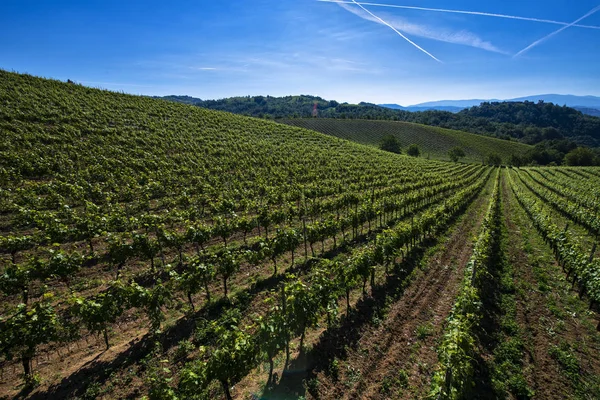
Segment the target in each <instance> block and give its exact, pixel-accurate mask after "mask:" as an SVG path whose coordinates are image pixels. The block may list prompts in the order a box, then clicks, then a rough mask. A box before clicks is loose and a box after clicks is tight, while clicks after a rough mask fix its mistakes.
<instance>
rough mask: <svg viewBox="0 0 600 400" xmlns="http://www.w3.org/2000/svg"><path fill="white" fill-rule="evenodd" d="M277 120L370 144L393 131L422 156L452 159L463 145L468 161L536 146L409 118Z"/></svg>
mask: <svg viewBox="0 0 600 400" xmlns="http://www.w3.org/2000/svg"><path fill="white" fill-rule="evenodd" d="M278 121H279V122H282V123H284V124H287V125H291V126H297V127H300V128H305V129H310V130H314V131H316V132H321V133H324V134H326V135H331V136H335V137H339V138H342V139H346V140H351V141H354V142H358V143H362V144H366V145H370V146H379V144H380V142H381V141H382V139H383V138H384V137H385V136H387V135H393V136H394V137H396V138H397V139H398V141H399V142H400V144H401V145H402V147H403V149H402V150H403V153H406V148H407V147H408V146H409V145H411V144H416V145H418V146H419V147H420V148H421V153H422V155H423V156H425V157H429V158H431V159H436V160H446V161H449V160H450V158H449V156H448V151H450V149H452V148H454V147H460V148H462V149H464V152H465V154H466V158H465V160H466V161H469V162H475V163H481V162H482V161H483V160H485V158H486V157H487V156H488V155H489V154H492V153H494V154H497V155H498V156H500V158H501V159H502V160H504V162H505V163H506V162H508V160H509V159H510V156H511V155H517V156H523V155H524V154H525V153H526V152H527V151H528V150H530V149H532V148H533V147H532V146H529V145H526V144H523V143H518V142H510V141H506V140H500V139H495V138H491V137H486V136H481V135H476V134H473V133H467V132H461V131H457V130H452V129H444V128H438V127H434V126H427V125H421V124H414V123H410V122H400V121H375V120H345V119H326V118H316V119H302V118H296V119H282V120H278Z"/></svg>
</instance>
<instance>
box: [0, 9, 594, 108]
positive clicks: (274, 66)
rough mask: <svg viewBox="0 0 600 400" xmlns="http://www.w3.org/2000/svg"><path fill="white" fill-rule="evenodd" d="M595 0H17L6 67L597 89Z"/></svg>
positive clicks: (260, 88) (157, 81)
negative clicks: (174, 1)
mask: <svg viewBox="0 0 600 400" xmlns="http://www.w3.org/2000/svg"><path fill="white" fill-rule="evenodd" d="M597 2H598V0H594V1H589V0H582V1H578V2H576V3H573V2H569V1H567V0H550V1H547V2H545V3H544V5H543V7H542V6H540V3H539V1H537V0H524V1H521V2H514V3H513V2H501V1H498V0H495V1H490V2H485V3H481V2H479V1H474V0H459V1H455V2H452V3H449V2H443V1H439V0H427V1H419V2H417V1H415V0H412V1H409V0H406V1H401V0H385V1H381V2H380V1H377V0H372V1H369V2H366V1H365V2H364V3H363V2H361V1H358V0H357V1H354V0H350V1H345V0H343V1H341V2H332V1H317V0H297V1H293V2H292V1H284V2H274V1H268V0H256V1H252V2H249V1H242V0H228V1H220V2H209V3H206V2H195V1H183V2H178V3H177V4H176V5H173V4H171V3H165V2H160V1H156V0H148V1H141V0H133V1H128V2H126V3H123V2H118V1H114V0H106V1H98V0H93V1H89V2H88V1H86V2H80V1H74V0H66V1H61V2H60V3H59V4H50V3H49V2H42V1H31V0H29V1H27V0H25V1H17V0H8V1H6V2H4V4H3V13H2V14H1V15H0V23H1V26H2V29H3V31H4V34H3V35H1V36H0V48H1V49H2V51H1V52H0V68H2V69H5V70H9V71H17V72H23V73H30V74H33V75H37V76H43V77H48V78H56V79H61V80H66V79H71V80H74V81H76V82H80V83H82V84H84V85H88V86H94V87H102V88H106V89H111V90H119V91H124V92H128V93H135V94H146V95H170V94H178V95H190V96H194V97H198V98H202V99H216V98H224V97H230V96H245V95H272V96H286V95H294V94H310V95H316V96H320V97H323V98H326V99H329V100H338V101H347V102H350V103H357V102H360V101H366V102H372V103H397V104H402V105H412V104H417V103H422V102H426V101H435V100H447V99H448V100H450V99H474V98H481V99H492V98H498V99H506V98H515V97H521V96H528V95H534V94H535V95H537V94H543V93H557V94H573V95H595V96H599V95H600V79H599V78H598V75H597V71H598V66H599V65H600V51H599V50H600V46H599V45H600V7H598V6H599V4H598V3H597ZM336 3H337V4H336ZM359 3H360V4H359ZM490 14H494V15H490Z"/></svg>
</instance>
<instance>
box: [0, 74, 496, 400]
mask: <svg viewBox="0 0 600 400" xmlns="http://www.w3.org/2000/svg"><path fill="white" fill-rule="evenodd" d="M0 134H1V136H2V141H1V142H0V184H1V185H0V187H1V189H0V210H1V211H0V299H1V301H0V367H1V368H2V374H0V397H4V396H9V397H14V396H16V395H17V394H18V393H19V392H21V395H29V394H30V391H31V389H35V391H34V392H33V393H31V396H30V397H32V398H39V399H42V398H54V399H58V398H74V397H84V398H93V397H96V396H97V395H98V392H94V391H99V390H102V393H104V394H105V395H106V396H107V397H110V398H119V397H140V396H141V395H143V394H148V392H149V391H150V390H152V388H153V386H152V385H153V384H152V382H153V381H152V379H153V377H154V375H153V374H154V373H155V372H156V371H157V369H156V368H154V366H153V365H154V364H152V362H151V361H148V360H152V359H154V358H156V355H157V354H159V355H160V356H159V357H158V358H157V360H158V359H161V360H162V359H163V358H164V359H169V358H172V359H173V362H172V363H170V364H169V365H166V364H160V371H163V367H167V366H169V367H170V368H171V369H172V371H179V370H181V369H182V364H181V363H182V361H183V360H182V359H181V356H180V355H178V354H180V353H176V351H177V349H183V350H185V351H186V352H187V353H185V354H188V356H189V359H188V360H187V361H188V362H189V364H188V365H187V367H186V368H187V370H186V369H184V370H185V371H192V370H194V368H198V366H197V363H202V362H204V361H205V360H207V359H208V360H210V359H211V358H210V357H211V356H210V354H211V353H210V351H215V352H216V353H215V354H219V353H218V352H217V350H219V349H220V346H221V345H223V346H225V343H226V342H220V341H218V342H214V340H213V338H222V340H223V341H225V340H227V337H228V336H227V335H226V334H225V333H224V332H223V331H222V330H220V329H223V326H225V327H229V328H231V329H233V328H232V327H233V326H235V327H237V326H238V324H239V329H241V330H243V331H244V332H245V329H246V328H245V327H246V326H247V325H252V324H254V323H255V322H256V319H257V318H258V317H259V316H263V315H265V314H266V313H267V311H268V309H267V308H266V307H265V304H266V300H267V298H268V297H270V296H273V295H274V294H273V293H277V292H278V290H279V288H280V287H282V285H284V284H285V285H290V287H297V286H294V282H295V281H294V276H293V275H292V276H288V275H286V273H287V272H290V273H294V274H296V276H298V277H301V279H302V280H303V281H304V282H307V283H308V282H312V281H314V279H316V278H315V276H316V277H318V276H320V275H319V274H316V275H315V272H314V271H312V273H311V270H312V269H316V268H317V267H318V265H317V264H318V262H317V260H316V259H312V258H311V257H309V254H308V253H307V251H308V249H309V248H310V251H311V253H312V254H313V255H315V250H317V251H319V255H320V257H329V258H331V257H333V256H334V255H335V256H336V257H339V260H344V259H347V258H349V257H351V256H353V254H354V255H356V254H358V252H359V250H360V249H361V248H362V247H363V245H364V244H365V243H367V242H373V243H374V240H375V235H376V234H377V233H381V232H382V231H383V230H384V229H386V228H392V227H394V226H395V225H396V223H397V222H398V221H400V219H401V218H402V219H406V215H407V213H408V212H411V213H413V215H414V213H416V212H417V211H419V212H423V211H425V210H429V212H433V211H434V210H435V207H437V206H439V202H440V201H441V199H442V198H448V197H452V196H455V197H456V200H455V201H456V203H453V202H449V203H448V207H458V205H462V204H464V203H465V202H467V201H470V200H471V199H472V196H473V194H474V193H477V192H476V190H480V189H481V185H483V184H485V183H486V182H487V181H488V180H487V178H488V177H489V175H490V171H488V170H487V169H486V168H484V167H481V166H473V165H464V164H451V163H440V162H435V161H427V160H424V159H413V158H410V157H407V156H399V155H395V154H391V153H386V152H383V151H379V150H376V149H372V148H369V147H367V146H363V145H360V144H356V143H352V142H349V141H345V140H341V139H338V138H334V137H331V136H327V135H323V134H321V133H317V132H312V131H308V130H305V129H300V128H295V127H290V126H285V125H282V124H277V123H274V122H270V121H266V120H260V119H253V118H248V117H243V116H238V115H233V114H229V113H221V112H216V111H209V110H205V109H201V108H198V107H193V106H189V105H184V104H177V103H174V102H167V101H163V100H157V99H152V98H148V97H139V96H132V95H125V94H120V93H115V92H109V91H101V90H97V89H91V88H87V87H83V86H80V85H76V84H72V83H63V82H59V81H54V80H46V79H40V78H35V77H32V76H28V75H18V74H14V73H9V72H4V71H0ZM404 192H408V193H410V195H411V197H404V195H402V196H401V195H400V194H401V193H404ZM453 204H454V205H453ZM384 206H385V208H384ZM441 207H442V208H441V209H440V210H439V211H437V213H442V212H445V211H444V210H445V206H441ZM458 209H459V208H456V210H458ZM453 210H454V208H453ZM375 211H377V213H375ZM380 211H381V212H380ZM428 215H429V214H428ZM433 215H437V214H433ZM444 215H446V214H444ZM448 215H450V214H448ZM441 220H442V219H440V221H441ZM446 223H447V221H446ZM400 227H401V228H402V229H406V225H405V224H401V225H400ZM390 232H391V231H390ZM332 238H333V243H332V242H331V239H332ZM341 243H343V247H339V246H340V244H341ZM309 245H310V246H309ZM290 254H291V263H290ZM300 254H303V255H304V257H303V260H302V262H301V263H300V261H296V263H294V260H295V258H294V257H295V256H296V257H299V255H300ZM330 272H331V271H329V272H328V273H330ZM298 279H300V278H298ZM351 279H353V280H355V279H357V278H356V277H351ZM332 282H333V280H332ZM301 288H302V287H300V289H301ZM300 289H298V290H300ZM290 290H291V289H290ZM294 290H296V289H294ZM328 293H329V295H330V296H331V295H335V296H337V288H335V290H328ZM353 293H354V292H353ZM311 296H313V294H311ZM211 299H212V301H211ZM326 301H328V302H331V301H332V299H329V300H326ZM335 304H337V302H336V303H335ZM202 321H204V322H202ZM207 321H208V322H207ZM196 323H197V324H198V332H197V331H196V328H195V326H196ZM204 323H206V325H202V324H204ZM211 324H212V325H211ZM311 326H312V325H311ZM202 327H203V328H202ZM201 328H202V329H204V330H201ZM250 332H251V331H248V334H250ZM294 337H295V336H294ZM219 340H221V339H219ZM155 343H160V344H161V346H164V348H161V349H157V348H156V347H155ZM200 346H202V348H206V349H207V351H209V350H210V351H209V352H207V353H205V352H202V351H200V350H199V349H200ZM186 349H187V350H186ZM157 352H158V353H157ZM65 355H68V357H66V358H65ZM178 357H179V358H178ZM206 357H208V358H206ZM215 357H216V355H215ZM42 359H43V362H41V361H40V360H42ZM176 360H178V361H176ZM248 362H249V361H248ZM248 365H250V364H248ZM158 366H159V365H156V367H158ZM153 368H154V369H153ZM215 368H216V367H215ZM220 368H224V367H220ZM221 370H223V369H221ZM224 371H234V370H233V369H231V368H230V367H227V368H225V369H224ZM209 372H210V371H209ZM246 372H248V371H246ZM23 373H24V374H25V375H24V376H25V383H26V385H25V386H23V385H22V384H23V380H22V379H21V377H22V376H23V375H22V374H23ZM161 373H164V371H163V372H161ZM237 373H239V371H238V372H237ZM211 376H212V375H208V377H211ZM242 376H243V375H242ZM133 377H135V378H133ZM132 379H133V381H132ZM207 379H209V378H207ZM228 379H229V378H228ZM231 379H236V380H237V379H240V377H239V376H238V375H236V377H232V378H231ZM123 381H127V382H129V384H128V385H122V384H120V383H119V382H123ZM177 381H178V380H177ZM177 381H175V382H177ZM212 381H213V379H212V378H210V379H209V380H208V381H207V384H210V383H211V382H212ZM40 382H41V385H38V383H40ZM202 385H204V383H202ZM204 389H206V390H208V391H209V392H210V393H212V392H213V391H214V388H213V387H212V386H210V385H208V386H202V387H201V384H200V383H198V387H196V388H195V389H194V390H193V393H195V394H197V393H199V392H200V391H202V390H204ZM182 390H183V389H182ZM94 393H96V394H94ZM214 396H215V395H214V394H213V395H210V394H209V395H207V398H214ZM182 398H190V396H189V394H188V395H182Z"/></svg>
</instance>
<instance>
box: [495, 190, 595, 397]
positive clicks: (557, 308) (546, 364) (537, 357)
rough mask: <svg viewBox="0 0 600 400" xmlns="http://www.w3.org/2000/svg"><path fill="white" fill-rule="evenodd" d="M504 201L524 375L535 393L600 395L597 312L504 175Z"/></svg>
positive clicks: (555, 395) (581, 395) (573, 395)
mask: <svg viewBox="0 0 600 400" xmlns="http://www.w3.org/2000/svg"><path fill="white" fill-rule="evenodd" d="M503 202H504V220H505V224H506V226H507V229H508V259H509V262H510V263H511V264H512V266H513V268H514V271H515V276H514V283H515V287H516V301H517V307H516V311H517V322H518V324H519V327H520V331H521V332H522V335H523V342H524V347H525V349H524V354H523V361H524V375H525V378H526V379H527V382H528V384H529V386H530V387H531V388H532V389H533V391H534V392H535V394H534V398H539V399H566V398H569V399H571V398H580V399H596V398H600V392H599V390H600V386H599V383H600V335H599V334H598V332H596V329H595V325H596V323H597V319H598V315H597V314H596V313H595V312H592V311H590V310H589V307H588V306H589V304H588V303H587V302H586V301H585V299H580V298H579V297H578V295H577V292H576V290H574V289H573V288H572V285H571V284H570V283H569V282H567V281H566V274H565V273H564V272H563V271H562V270H561V268H560V266H559V265H558V264H557V263H556V260H555V258H554V256H553V254H552V251H551V249H550V247H549V246H548V245H546V244H545V243H544V241H543V239H542V237H541V236H540V235H539V234H538V233H537V231H536V230H535V227H534V226H533V224H532V223H531V221H530V219H529V218H528V216H527V215H526V213H525V211H524V210H523V208H522V207H521V206H520V204H519V203H518V201H517V199H516V198H515V196H514V193H513V192H512V190H511V189H510V188H509V183H508V181H507V180H505V183H504V185H503Z"/></svg>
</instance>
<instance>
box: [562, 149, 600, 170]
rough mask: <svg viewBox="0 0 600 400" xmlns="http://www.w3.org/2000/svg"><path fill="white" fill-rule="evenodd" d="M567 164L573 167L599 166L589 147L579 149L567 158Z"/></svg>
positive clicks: (571, 152)
mask: <svg viewBox="0 0 600 400" xmlns="http://www.w3.org/2000/svg"><path fill="white" fill-rule="evenodd" d="M565 163H566V164H567V165H571V166H590V165H597V164H598V160H597V158H596V156H595V154H594V153H593V152H592V150H590V149H588V148H587V147H578V148H576V149H575V150H572V151H570V152H569V153H568V154H567V155H566V156H565Z"/></svg>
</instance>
